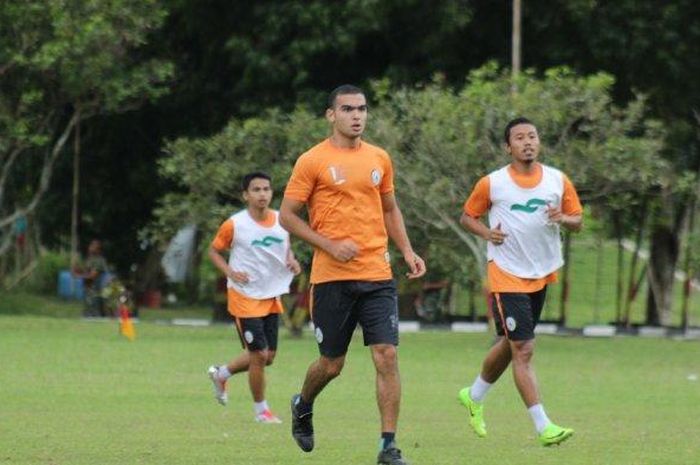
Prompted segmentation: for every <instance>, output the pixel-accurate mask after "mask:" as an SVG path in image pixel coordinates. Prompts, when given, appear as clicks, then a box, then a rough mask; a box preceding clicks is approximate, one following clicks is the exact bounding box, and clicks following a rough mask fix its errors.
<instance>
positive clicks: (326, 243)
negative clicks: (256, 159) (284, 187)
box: [280, 181, 359, 262]
mask: <svg viewBox="0 0 700 465" xmlns="http://www.w3.org/2000/svg"><path fill="white" fill-rule="evenodd" d="M290 182H291V181H290ZM302 208H304V202H301V201H299V200H294V199H291V198H289V197H284V198H283V199H282V205H281V206H280V224H281V225H282V227H283V228H284V229H286V230H287V231H289V232H290V233H291V234H294V235H295V236H297V237H299V238H300V239H302V240H304V241H306V242H308V243H309V244H311V245H313V246H315V247H318V248H319V249H322V250H325V251H326V252H328V253H329V254H330V255H332V256H333V258H335V259H336V260H338V261H341V262H347V261H350V260H352V259H353V258H355V256H356V255H357V253H358V252H359V247H358V246H357V244H355V243H354V242H353V241H351V240H350V239H343V240H340V241H334V240H332V239H329V238H327V237H325V236H323V235H321V234H319V233H317V232H316V231H314V230H313V229H312V228H311V226H309V224H308V223H307V222H306V221H304V219H303V218H302V217H301V216H299V213H300V212H301V209H302Z"/></svg>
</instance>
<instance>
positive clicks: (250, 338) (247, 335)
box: [243, 331, 253, 344]
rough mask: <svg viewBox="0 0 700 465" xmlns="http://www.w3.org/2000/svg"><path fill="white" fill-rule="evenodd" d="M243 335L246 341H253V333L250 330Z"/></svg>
mask: <svg viewBox="0 0 700 465" xmlns="http://www.w3.org/2000/svg"><path fill="white" fill-rule="evenodd" d="M243 337H244V338H245V342H247V343H248V344H250V343H251V342H253V333H251V332H250V331H246V332H244V333H243Z"/></svg>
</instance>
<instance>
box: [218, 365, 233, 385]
mask: <svg viewBox="0 0 700 465" xmlns="http://www.w3.org/2000/svg"><path fill="white" fill-rule="evenodd" d="M216 376H218V377H219V379H220V380H221V381H226V380H227V379H229V378H230V377H231V376H232V375H231V372H230V371H228V367H227V366H226V365H221V366H220V367H219V371H217V372H216Z"/></svg>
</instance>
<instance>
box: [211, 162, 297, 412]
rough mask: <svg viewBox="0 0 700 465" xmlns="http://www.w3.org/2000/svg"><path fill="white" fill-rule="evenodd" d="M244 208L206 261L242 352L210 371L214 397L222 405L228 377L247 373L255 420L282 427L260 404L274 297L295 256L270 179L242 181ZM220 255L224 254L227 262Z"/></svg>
mask: <svg viewBox="0 0 700 465" xmlns="http://www.w3.org/2000/svg"><path fill="white" fill-rule="evenodd" d="M241 187H242V191H243V198H244V200H245V202H246V204H247V208H246V209H244V210H241V211H239V212H238V213H235V214H234V215H232V216H231V217H230V218H228V219H227V220H226V221H224V222H223V223H222V224H221V226H220V227H219V231H218V232H217V234H216V237H215V238H214V240H213V241H212V243H211V246H210V247H209V258H210V259H211V261H212V262H213V263H214V265H215V266H216V267H217V268H218V269H219V270H220V271H221V272H222V273H223V274H224V275H225V276H226V277H227V288H228V311H229V313H230V314H231V315H232V316H233V317H234V320H235V322H236V329H237V331H238V335H239V337H240V340H241V345H242V346H243V349H244V351H243V353H242V354H240V355H239V356H238V357H236V358H235V359H233V360H231V361H230V362H229V363H227V364H223V365H221V366H216V365H213V366H211V367H209V371H208V373H209V377H210V378H211V381H212V383H213V385H214V394H215V397H216V399H217V400H218V401H219V403H220V404H222V405H226V403H227V401H228V395H227V393H226V385H227V381H228V379H229V378H230V377H231V376H232V375H234V374H236V373H240V372H244V371H247V372H248V385H249V387H250V393H251V395H252V397H253V402H254V406H253V407H254V410H255V420H256V421H257V422H259V423H281V420H280V419H279V418H278V417H277V416H276V415H274V414H273V413H272V411H271V410H270V407H269V406H268V405H267V401H266V400H265V367H266V366H269V365H272V362H273V360H274V359H275V355H276V353H277V335H278V328H279V314H280V313H281V312H282V311H283V308H282V302H281V301H280V298H279V296H280V295H282V294H286V293H288V292H289V284H290V282H291V281H292V276H293V275H295V274H299V272H300V271H301V269H300V267H299V263H298V262H297V260H296V259H295V258H294V254H293V253H292V250H291V247H290V244H289V233H288V232H287V231H285V230H284V229H283V228H282V227H281V226H280V224H279V220H278V217H279V215H278V212H276V211H274V210H272V209H270V208H269V206H270V201H271V200H272V186H271V185H270V176H268V175H267V174H265V173H262V172H255V173H249V174H247V175H246V176H245V177H244V178H243V185H242V186H241ZM222 253H228V254H229V259H228V261H226V260H225V259H224V257H223V256H222Z"/></svg>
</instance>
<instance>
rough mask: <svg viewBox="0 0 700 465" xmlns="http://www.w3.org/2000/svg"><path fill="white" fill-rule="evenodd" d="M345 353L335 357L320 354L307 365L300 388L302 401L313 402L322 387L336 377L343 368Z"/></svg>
mask: <svg viewBox="0 0 700 465" xmlns="http://www.w3.org/2000/svg"><path fill="white" fill-rule="evenodd" d="M344 364H345V355H341V356H340V357H336V358H328V357H324V356H321V357H319V359H318V360H316V361H315V362H314V363H312V364H311V365H310V366H309V369H308V370H307V372H306V378H305V379H304V386H303V387H302V389H301V398H302V399H303V400H304V402H307V403H309V404H310V403H313V401H314V399H316V396H318V395H319V394H320V393H321V391H322V390H323V388H325V387H326V385H327V384H328V383H330V382H331V381H332V380H333V378H336V377H337V376H338V375H339V374H340V372H341V371H342V370H343V365H344Z"/></svg>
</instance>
